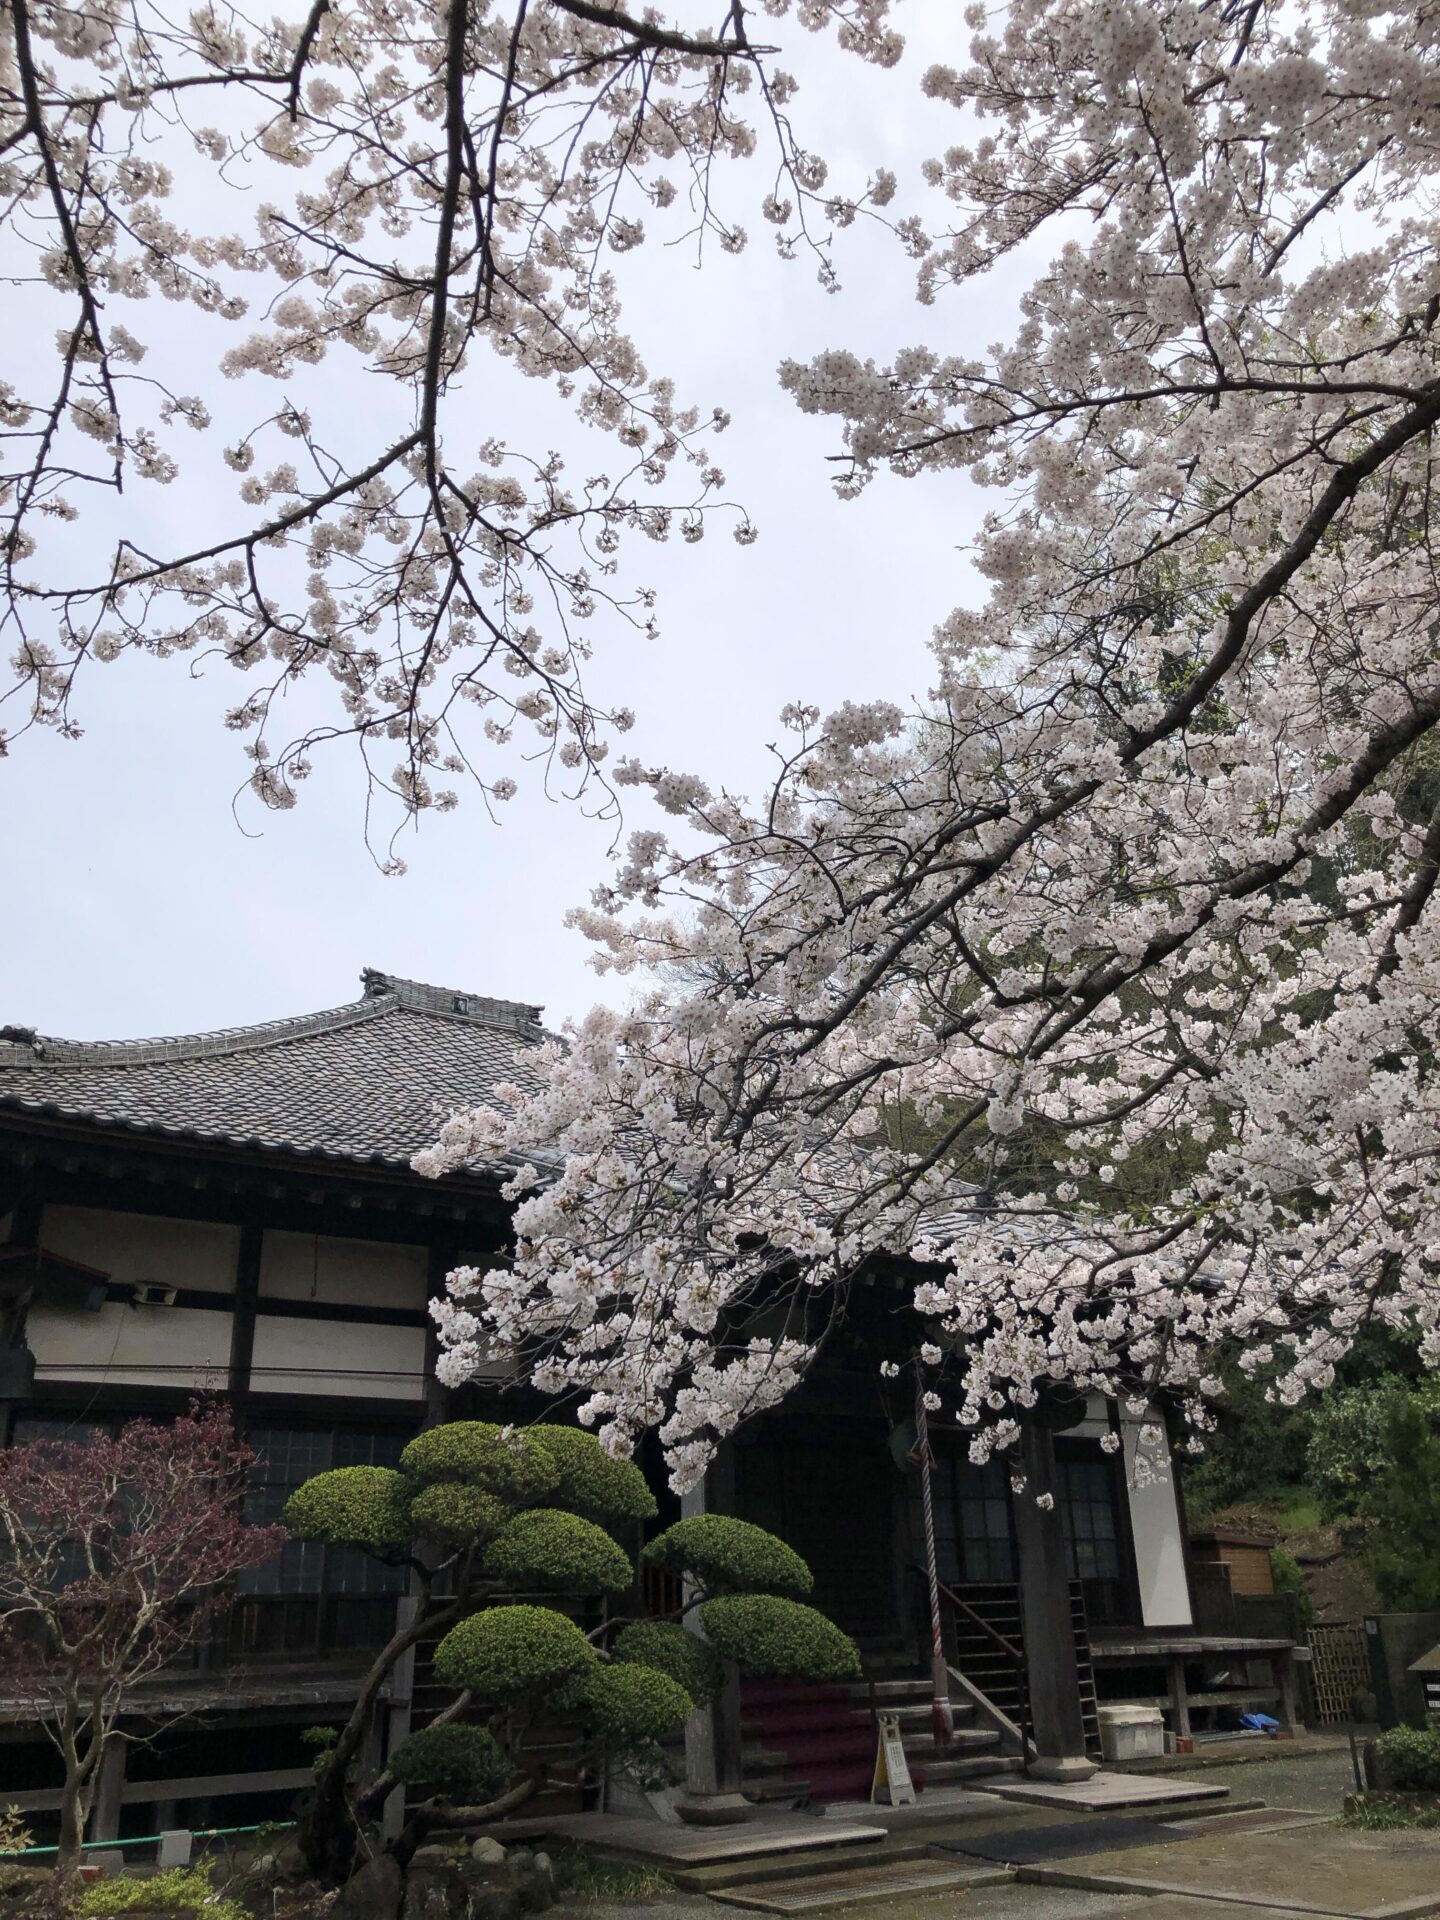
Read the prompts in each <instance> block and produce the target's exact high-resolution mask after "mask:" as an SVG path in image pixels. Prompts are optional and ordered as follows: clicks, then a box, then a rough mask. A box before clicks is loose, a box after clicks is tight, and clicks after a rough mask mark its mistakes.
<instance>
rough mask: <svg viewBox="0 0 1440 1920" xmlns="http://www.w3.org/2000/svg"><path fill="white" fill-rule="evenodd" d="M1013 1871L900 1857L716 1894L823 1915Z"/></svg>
mask: <svg viewBox="0 0 1440 1920" xmlns="http://www.w3.org/2000/svg"><path fill="white" fill-rule="evenodd" d="M1009 1880H1010V1875H1009V1874H1008V1873H1006V1872H1004V1871H1003V1870H1001V1869H998V1868H995V1867H983V1866H978V1865H977V1866H972V1867H962V1866H959V1865H955V1864H950V1863H947V1862H945V1861H943V1860H897V1861H895V1862H894V1863H893V1864H892V1865H888V1866H887V1865H880V1866H873V1867H872V1866H865V1865H862V1864H860V1863H859V1862H857V1863H856V1865H855V1866H854V1867H852V1868H851V1869H850V1870H849V1871H848V1872H847V1871H844V1870H840V1871H832V1872H828V1873H816V1874H807V1875H806V1876H805V1877H804V1878H803V1879H798V1880H757V1881H755V1882H754V1883H753V1884H752V1885H750V1886H746V1887H732V1888H728V1889H726V1890H725V1891H723V1892H718V1891H717V1892H715V1893H712V1894H711V1895H710V1898H711V1899H712V1900H716V1901H719V1902H720V1903H722V1904H723V1905H725V1906H728V1907H745V1908H748V1909H749V1910H750V1911H751V1912H752V1913H778V1914H787V1913H821V1912H828V1911H829V1910H830V1909H832V1908H848V1907H861V1906H877V1905H883V1906H885V1907H887V1908H891V1907H893V1906H894V1905H895V1903H896V1902H897V1901H899V1900H907V1899H911V1900H913V1899H917V1898H921V1897H925V1896H929V1895H932V1894H937V1893H959V1892H962V1891H964V1890H966V1889H969V1888H972V1887H993V1886H1004V1885H1007V1884H1008V1883H1009Z"/></svg>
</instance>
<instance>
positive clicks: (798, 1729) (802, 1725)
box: [740, 1704, 871, 1736]
mask: <svg viewBox="0 0 1440 1920" xmlns="http://www.w3.org/2000/svg"><path fill="white" fill-rule="evenodd" d="M740 1722H741V1725H742V1726H745V1727H758V1728H760V1729H762V1730H763V1731H764V1733H765V1734H766V1735H767V1736H768V1735H770V1734H781V1733H785V1734H789V1733H819V1732H823V1731H824V1729H825V1728H826V1727H845V1726H850V1725H852V1724H854V1725H858V1726H863V1727H869V1726H870V1725H871V1721H870V1717H869V1715H868V1714H866V1715H864V1716H862V1717H859V1718H857V1717H856V1716H855V1715H854V1714H853V1713H850V1712H847V1710H846V1709H845V1707H844V1706H842V1705H839V1704H837V1705H835V1706H819V1707H810V1706H798V1705H797V1706H784V1707H766V1706H760V1707H750V1708H746V1707H742V1708H741V1709H740Z"/></svg>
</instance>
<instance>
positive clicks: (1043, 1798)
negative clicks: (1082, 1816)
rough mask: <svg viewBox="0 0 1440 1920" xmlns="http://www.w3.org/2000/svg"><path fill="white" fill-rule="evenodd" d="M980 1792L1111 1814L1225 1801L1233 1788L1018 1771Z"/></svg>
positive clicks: (1020, 1801) (1196, 1782)
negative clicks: (1034, 1776) (1030, 1775)
mask: <svg viewBox="0 0 1440 1920" xmlns="http://www.w3.org/2000/svg"><path fill="white" fill-rule="evenodd" d="M976 1791H977V1792H979V1793H985V1794H990V1795H992V1796H993V1797H994V1798H995V1799H997V1800H1011V1801H1015V1802H1017V1803H1018V1804H1019V1805H1021V1806H1026V1807H1056V1808H1068V1809H1071V1810H1073V1811H1077V1812H1083V1813H1108V1812H1110V1811H1111V1810H1112V1809H1113V1810H1115V1811H1119V1810H1120V1809H1121V1808H1123V1807H1158V1806H1164V1805H1167V1804H1173V1805H1179V1804H1180V1803H1181V1802H1184V1801H1194V1800H1223V1799H1224V1798H1225V1796H1226V1795H1227V1794H1228V1793H1229V1791H1230V1789H1229V1788H1228V1787H1226V1786H1216V1785H1213V1784H1207V1783H1206V1782H1205V1781H1203V1780H1193V1779H1192V1780H1164V1779H1156V1778H1155V1777H1154V1776H1153V1775H1144V1774H1138V1773H1106V1772H1101V1773H1096V1774H1092V1775H1091V1776H1090V1778H1089V1779H1088V1780H1027V1779H1025V1778H1024V1776H1023V1775H1020V1774H1015V1775H1012V1776H1010V1777H1008V1778H1005V1779H999V1780H995V1781H993V1782H992V1781H989V1780H986V1781H984V1782H981V1783H979V1784H978V1785H977V1788H976Z"/></svg>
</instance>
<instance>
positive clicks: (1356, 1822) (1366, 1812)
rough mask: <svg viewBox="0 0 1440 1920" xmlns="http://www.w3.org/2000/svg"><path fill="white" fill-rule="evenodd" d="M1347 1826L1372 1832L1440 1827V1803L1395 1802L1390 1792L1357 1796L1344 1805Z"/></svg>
mask: <svg viewBox="0 0 1440 1920" xmlns="http://www.w3.org/2000/svg"><path fill="white" fill-rule="evenodd" d="M1344 1824H1345V1825H1346V1826H1347V1827H1363V1828H1365V1829H1366V1831H1367V1832H1370V1833H1394V1832H1396V1831H1398V1830H1399V1829H1400V1828H1402V1827H1430V1828H1434V1827H1440V1804H1435V1803H1430V1804H1427V1803H1426V1802H1424V1801H1421V1802H1419V1803H1418V1804H1417V1803H1416V1802H1415V1801H1413V1800H1400V1799H1396V1798H1395V1796H1394V1795H1393V1794H1388V1793H1356V1794H1352V1795H1351V1796H1350V1798H1349V1799H1348V1800H1347V1801H1346V1803H1345V1813H1344Z"/></svg>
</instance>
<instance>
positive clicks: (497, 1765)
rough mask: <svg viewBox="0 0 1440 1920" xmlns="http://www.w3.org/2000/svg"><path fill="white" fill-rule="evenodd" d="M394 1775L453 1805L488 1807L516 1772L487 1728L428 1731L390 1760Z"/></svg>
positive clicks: (411, 1739)
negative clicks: (485, 1805) (441, 1797)
mask: <svg viewBox="0 0 1440 1920" xmlns="http://www.w3.org/2000/svg"><path fill="white" fill-rule="evenodd" d="M390 1771H391V1772H392V1773H393V1774H394V1775H395V1777H396V1779H397V1780H403V1781H404V1782H405V1784H406V1785H407V1786H418V1787H426V1788H428V1789H429V1791H430V1792H431V1793H436V1794H443V1795H444V1796H445V1798H446V1799H447V1800H454V1801H457V1802H460V1803H462V1804H465V1805H470V1806H483V1805H484V1803H485V1802H486V1801H487V1800H493V1799H494V1798H495V1797H496V1795H497V1794H500V1793H503V1792H504V1791H505V1789H506V1787H508V1786H509V1784H510V1782H511V1781H512V1780H513V1779H514V1777H515V1769H514V1766H513V1765H512V1764H511V1762H510V1760H509V1759H508V1758H507V1756H506V1754H505V1751H504V1749H503V1748H502V1746H501V1745H500V1742H499V1741H498V1740H497V1739H496V1738H495V1736H494V1734H493V1733H491V1732H490V1731H489V1730H488V1729H487V1728H485V1727H463V1726H458V1725H456V1724H454V1723H451V1724H450V1725H448V1726H443V1727H422V1728H421V1729H420V1731H419V1732H418V1733H412V1734H411V1735H410V1736H409V1738H408V1739H406V1740H402V1741H401V1742H400V1744H399V1746H398V1747H396V1749H395V1751H394V1753H392V1754H391V1756H390Z"/></svg>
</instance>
